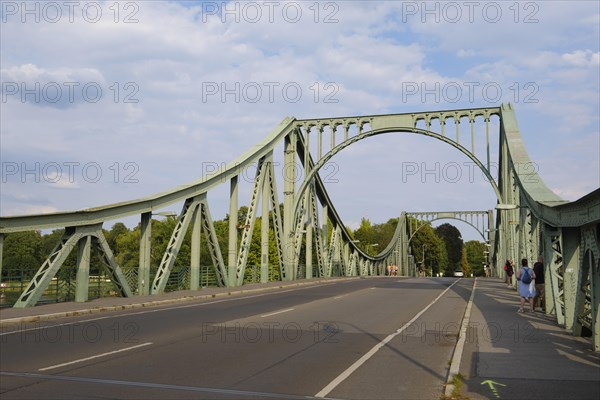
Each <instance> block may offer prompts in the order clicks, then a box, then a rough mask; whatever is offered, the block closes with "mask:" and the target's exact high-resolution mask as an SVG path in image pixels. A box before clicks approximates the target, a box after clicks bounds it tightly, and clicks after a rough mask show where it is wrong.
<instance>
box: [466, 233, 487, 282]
mask: <svg viewBox="0 0 600 400" xmlns="http://www.w3.org/2000/svg"><path fill="white" fill-rule="evenodd" d="M465 249H466V250H467V260H468V262H469V267H470V269H471V271H472V272H473V273H474V274H475V275H476V276H483V275H484V272H483V262H484V261H485V260H486V258H485V255H484V251H488V250H487V246H486V245H485V243H482V242H479V241H477V240H469V241H468V242H466V243H465Z"/></svg>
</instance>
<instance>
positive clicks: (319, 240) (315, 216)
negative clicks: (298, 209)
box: [310, 186, 325, 277]
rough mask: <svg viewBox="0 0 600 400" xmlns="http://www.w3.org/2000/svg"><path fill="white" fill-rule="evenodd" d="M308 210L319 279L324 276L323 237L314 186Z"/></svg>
mask: <svg viewBox="0 0 600 400" xmlns="http://www.w3.org/2000/svg"><path fill="white" fill-rule="evenodd" d="M310 199H311V200H310V208H311V216H312V230H313V234H314V236H315V238H316V240H315V244H316V249H315V251H316V253H317V266H318V271H319V277H322V276H325V257H324V251H325V250H324V249H323V247H324V246H323V236H322V234H321V227H320V225H319V210H318V204H317V195H316V194H315V191H314V186H313V187H311V191H310Z"/></svg>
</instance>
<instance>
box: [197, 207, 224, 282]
mask: <svg viewBox="0 0 600 400" xmlns="http://www.w3.org/2000/svg"><path fill="white" fill-rule="evenodd" d="M200 211H201V214H200V219H201V221H202V230H203V231H204V232H205V234H206V241H207V244H208V251H209V253H210V258H211V259H212V262H213V267H214V268H215V273H216V275H217V283H218V284H219V286H227V269H226V268H225V262H224V261H223V255H222V254H221V248H220V246H219V240H218V239H217V233H216V231H215V226H214V224H213V220H212V218H211V216H210V210H209V208H208V202H207V201H206V196H203V197H202V198H201V199H200Z"/></svg>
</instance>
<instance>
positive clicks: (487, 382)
mask: <svg viewBox="0 0 600 400" xmlns="http://www.w3.org/2000/svg"><path fill="white" fill-rule="evenodd" d="M481 384H482V385H488V386H489V387H490V389H491V390H492V393H494V396H495V397H496V398H497V399H499V398H500V394H499V393H498V390H497V389H496V386H494V385H498V386H506V385H503V384H502V383H499V382H494V381H492V380H489V379H488V380H485V381H483V382H481Z"/></svg>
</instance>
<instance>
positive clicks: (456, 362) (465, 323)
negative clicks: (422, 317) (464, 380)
mask: <svg viewBox="0 0 600 400" xmlns="http://www.w3.org/2000/svg"><path fill="white" fill-rule="evenodd" d="M475 287H477V278H475V282H473V289H471V297H470V298H469V302H468V303H467V308H466V310H465V315H464V317H463V320H462V325H461V327H460V336H459V337H458V342H457V343H456V347H455V348H454V354H453V355H452V361H451V363H450V370H449V371H448V378H447V380H446V390H445V394H446V396H449V397H452V391H453V390H454V385H453V384H452V383H451V381H452V378H453V377H454V375H456V374H458V372H459V369H460V361H461V360H462V354H463V350H464V348H465V342H466V339H467V328H468V327H469V321H470V319H471V308H472V307H473V299H474V298H475Z"/></svg>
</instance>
